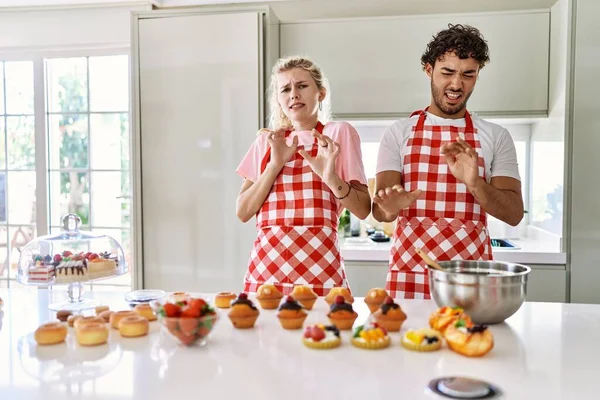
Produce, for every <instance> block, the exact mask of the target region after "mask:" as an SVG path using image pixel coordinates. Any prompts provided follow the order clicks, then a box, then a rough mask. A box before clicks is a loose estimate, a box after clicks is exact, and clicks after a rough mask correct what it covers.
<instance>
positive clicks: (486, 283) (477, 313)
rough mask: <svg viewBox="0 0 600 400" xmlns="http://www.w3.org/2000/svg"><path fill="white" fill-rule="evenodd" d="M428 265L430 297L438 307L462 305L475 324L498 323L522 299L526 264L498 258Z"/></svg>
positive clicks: (515, 307) (511, 312) (518, 304)
mask: <svg viewBox="0 0 600 400" xmlns="http://www.w3.org/2000/svg"><path fill="white" fill-rule="evenodd" d="M438 264H439V265H440V266H441V267H442V268H443V269H444V270H443V271H439V270H437V269H434V268H431V267H429V287H430V290H431V297H432V298H433V299H434V300H435V302H436V303H437V305H438V306H439V307H443V306H449V307H462V308H463V309H464V310H465V312H466V313H467V314H469V316H470V317H471V318H472V319H473V322H475V323H477V324H497V323H500V322H503V321H504V320H505V319H507V318H508V317H510V316H511V315H513V314H514V313H515V312H517V310H518V309H519V308H520V307H521V305H522V304H523V302H524V301H525V296H526V294H527V275H528V274H529V272H531V268H529V267H528V266H526V265H521V264H513V263H507V262H501V261H438Z"/></svg>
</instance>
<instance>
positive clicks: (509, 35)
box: [281, 10, 550, 118]
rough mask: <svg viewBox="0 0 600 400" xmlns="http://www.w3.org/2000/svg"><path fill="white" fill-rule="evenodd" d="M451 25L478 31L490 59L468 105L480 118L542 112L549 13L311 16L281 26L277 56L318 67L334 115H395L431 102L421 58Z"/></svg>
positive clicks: (545, 100) (545, 104) (545, 103)
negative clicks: (304, 59)
mask: <svg viewBox="0 0 600 400" xmlns="http://www.w3.org/2000/svg"><path fill="white" fill-rule="evenodd" d="M448 23H453V24H457V23H463V24H470V25H473V26H475V27H477V28H478V29H480V30H481V32H482V33H483V35H484V37H485V39H486V40H487V41H488V44H489V47H490V60H491V62H490V63H489V64H488V65H486V66H485V67H484V68H483V70H482V71H481V73H480V77H479V81H478V82H477V85H476V89H475V91H474V92H473V95H472V96H471V98H470V99H469V106H468V107H469V109H470V110H471V111H475V112H477V113H479V114H480V115H497V116H502V115H510V116H515V115H545V114H546V113H547V110H548V62H549V29H550V27H549V24H550V14H549V11H547V10H545V11H531V12H512V13H490V14H464V15H463V14H448V15H435V16H404V17H390V18H369V19H345V20H322V21H319V20H315V21H308V22H292V23H285V24H282V25H281V55H282V56H286V55H295V54H299V55H304V56H309V57H311V58H313V59H314V60H315V61H316V62H317V63H318V64H320V65H321V67H322V68H323V70H324V72H325V74H326V75H327V76H328V78H329V80H330V83H331V87H332V110H333V114H334V115H335V116H337V117H341V118H343V117H360V116H370V117H382V118H384V117H397V116H404V115H407V114H408V113H410V112H412V111H414V110H418V109H422V108H424V107H425V106H427V105H428V104H429V101H430V89H429V88H430V84H429V79H428V78H427V76H426V75H425V72H424V71H423V70H422V67H421V63H420V59H421V55H422V53H423V52H424V50H425V48H426V45H427V43H428V42H429V41H430V40H431V38H432V36H433V35H435V34H436V33H437V32H438V31H440V30H442V29H445V28H447V26H448Z"/></svg>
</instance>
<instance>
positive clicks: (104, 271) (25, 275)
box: [17, 214, 128, 311]
mask: <svg viewBox="0 0 600 400" xmlns="http://www.w3.org/2000/svg"><path fill="white" fill-rule="evenodd" d="M62 222H63V226H62V231H61V233H59V234H54V235H45V236H40V237H38V238H36V239H34V240H32V241H31V242H29V243H28V244H27V245H26V246H25V247H24V248H23V250H22V251H21V256H20V257H19V266H18V271H17V281H18V282H19V283H21V284H23V285H33V286H45V287H48V286H57V285H67V289H66V290H67V295H68V301H67V302H63V303H57V304H51V305H50V307H49V308H50V309H51V310H55V311H56V310H73V311H75V310H83V309H89V308H93V307H94V306H95V303H94V302H93V301H90V300H85V299H84V298H83V284H84V283H88V282H91V281H97V280H100V279H106V278H112V277H115V276H119V275H123V274H126V273H127V271H128V267H127V263H126V260H125V256H124V253H123V248H122V247H121V245H120V244H119V243H118V242H117V241H116V240H115V239H113V238H112V237H110V236H108V235H104V234H98V233H92V232H87V231H81V230H79V227H80V225H81V219H80V218H79V216H77V215H76V214H67V215H66V216H65V217H64V218H63V221H62Z"/></svg>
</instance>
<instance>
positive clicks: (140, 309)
mask: <svg viewBox="0 0 600 400" xmlns="http://www.w3.org/2000/svg"><path fill="white" fill-rule="evenodd" d="M133 311H135V312H136V313H137V314H139V315H141V316H142V317H144V318H146V319H147V320H148V321H156V314H154V311H152V307H150V304H148V303H144V304H138V305H137V306H135V307H134V308H133Z"/></svg>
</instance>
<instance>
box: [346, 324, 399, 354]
mask: <svg viewBox="0 0 600 400" xmlns="http://www.w3.org/2000/svg"><path fill="white" fill-rule="evenodd" d="M390 343H391V339H390V337H389V335H388V333H387V330H386V329H385V328H384V327H382V326H380V325H379V324H378V323H377V322H375V321H371V320H369V321H367V322H366V323H365V324H364V325H359V326H357V327H356V329H355V330H354V334H353V335H352V344H353V345H354V346H356V347H360V348H361V349H368V350H379V349H385V348H386V347H388V346H389V345H390Z"/></svg>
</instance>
